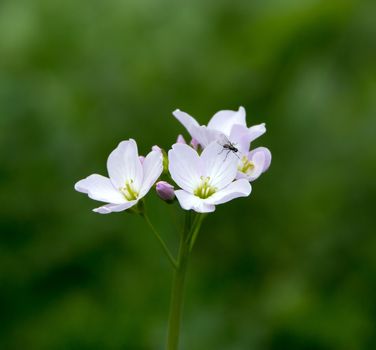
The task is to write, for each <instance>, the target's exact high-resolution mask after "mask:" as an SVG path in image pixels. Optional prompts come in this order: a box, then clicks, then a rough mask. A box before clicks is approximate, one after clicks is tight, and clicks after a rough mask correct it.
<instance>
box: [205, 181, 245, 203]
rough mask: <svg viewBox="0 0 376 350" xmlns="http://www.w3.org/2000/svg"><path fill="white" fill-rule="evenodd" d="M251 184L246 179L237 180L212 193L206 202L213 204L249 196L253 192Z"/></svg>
mask: <svg viewBox="0 0 376 350" xmlns="http://www.w3.org/2000/svg"><path fill="white" fill-rule="evenodd" d="M251 191H252V187H251V184H250V183H249V182H248V180H246V179H240V180H236V181H234V182H232V183H230V184H229V185H228V186H227V187H226V188H224V189H222V190H221V191H218V192H216V193H214V194H213V195H211V196H210V197H209V198H207V199H206V202H207V203H209V204H213V205H218V204H222V203H226V202H229V201H230V200H232V199H235V198H239V197H248V196H249V195H250V194H251Z"/></svg>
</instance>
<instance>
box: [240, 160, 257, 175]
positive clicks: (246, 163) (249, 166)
mask: <svg viewBox="0 0 376 350" xmlns="http://www.w3.org/2000/svg"><path fill="white" fill-rule="evenodd" d="M254 168H255V163H253V162H252V161H251V160H249V159H248V158H247V156H243V157H242V159H241V164H239V166H238V170H239V171H240V172H241V173H244V174H249V173H250V172H251V171H252V170H253V169H254Z"/></svg>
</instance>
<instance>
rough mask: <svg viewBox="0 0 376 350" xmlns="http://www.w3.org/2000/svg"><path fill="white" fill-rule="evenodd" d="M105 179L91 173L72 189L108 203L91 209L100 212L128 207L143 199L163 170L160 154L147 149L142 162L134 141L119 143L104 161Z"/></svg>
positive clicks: (115, 210) (105, 212)
mask: <svg viewBox="0 0 376 350" xmlns="http://www.w3.org/2000/svg"><path fill="white" fill-rule="evenodd" d="M107 170H108V174H109V178H107V177H105V176H102V175H98V174H93V175H90V176H88V177H87V178H86V179H83V180H81V181H78V182H77V183H76V184H75V186H74V188H75V189H76V191H78V192H82V193H87V195H88V196H89V197H90V198H91V199H95V200H97V201H101V202H105V203H108V204H106V205H103V206H101V207H99V208H96V209H94V211H95V212H97V213H100V214H108V213H111V212H119V211H123V210H126V209H129V208H131V207H132V206H134V205H135V204H137V202H138V201H139V200H140V199H141V198H143V197H144V196H145V195H146V194H147V193H148V192H149V190H150V188H151V187H152V186H153V185H154V183H155V182H156V181H157V179H158V178H159V176H160V175H161V173H162V171H163V156H162V152H161V151H158V150H154V151H151V152H150V153H149V154H148V155H147V156H146V157H145V159H144V160H143V161H141V160H140V158H139V156H138V150H137V144H136V142H135V141H134V140H132V139H130V140H129V141H123V142H120V143H119V145H118V147H117V148H116V149H115V150H113V151H112V153H111V154H110V156H109V157H108V160H107Z"/></svg>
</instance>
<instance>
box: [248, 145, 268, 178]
mask: <svg viewBox="0 0 376 350" xmlns="http://www.w3.org/2000/svg"><path fill="white" fill-rule="evenodd" d="M257 153H263V155H264V162H263V167H262V172H263V173H264V172H265V171H267V170H268V169H269V167H270V163H271V162H272V154H271V153H270V151H269V150H268V149H267V148H266V147H257V148H255V149H254V150H253V151H251V152H250V153H249V159H251V160H253V159H254V156H255V155H256V154H257Z"/></svg>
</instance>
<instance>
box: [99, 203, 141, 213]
mask: <svg viewBox="0 0 376 350" xmlns="http://www.w3.org/2000/svg"><path fill="white" fill-rule="evenodd" d="M137 202H138V201H137V200H136V201H130V202H126V203H123V204H106V205H102V206H101V207H99V208H95V209H93V211H94V212H96V213H99V214H110V213H118V212H120V211H123V210H127V209H129V208H131V207H133V206H134V205H135V204H137Z"/></svg>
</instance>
